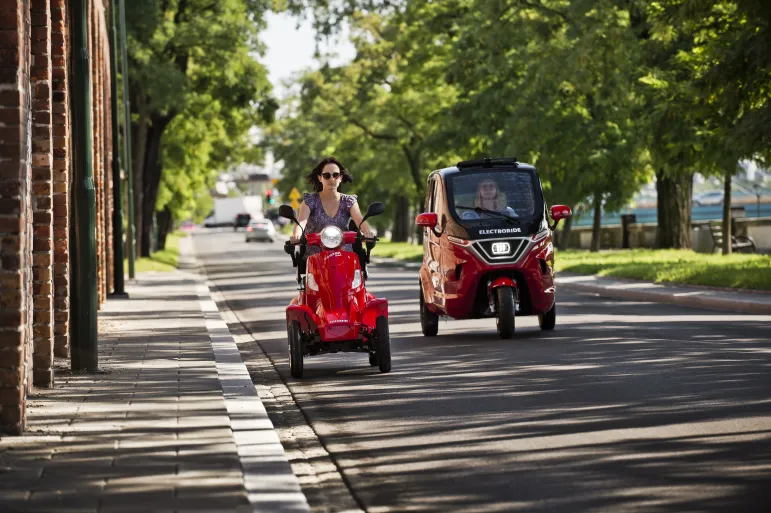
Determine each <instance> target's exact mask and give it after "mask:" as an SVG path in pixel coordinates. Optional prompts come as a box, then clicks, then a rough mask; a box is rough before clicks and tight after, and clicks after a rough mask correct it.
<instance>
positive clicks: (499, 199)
mask: <svg viewBox="0 0 771 513" xmlns="http://www.w3.org/2000/svg"><path fill="white" fill-rule="evenodd" d="M474 207H476V208H480V209H484V210H491V211H494V212H500V213H501V214H505V215H507V216H509V217H517V213H516V212H515V211H514V209H513V208H511V207H509V206H508V205H506V199H505V196H504V194H503V193H502V192H501V190H500V187H498V183H497V182H496V181H495V180H492V179H490V178H485V179H483V180H481V181H480V182H479V184H477V193H476V197H475V198H474ZM486 217H490V215H489V214H486V213H485V212H476V211H474V210H466V211H464V212H463V213H462V214H461V219H466V220H473V219H484V218H486Z"/></svg>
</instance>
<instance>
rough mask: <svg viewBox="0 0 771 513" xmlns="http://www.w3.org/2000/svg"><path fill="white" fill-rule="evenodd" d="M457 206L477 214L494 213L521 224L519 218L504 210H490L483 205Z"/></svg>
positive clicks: (456, 206)
mask: <svg viewBox="0 0 771 513" xmlns="http://www.w3.org/2000/svg"><path fill="white" fill-rule="evenodd" d="M455 208H460V209H462V210H473V211H474V212H476V213H477V214H481V213H483V212H484V213H485V214H492V215H494V216H498V217H499V218H501V219H505V220H506V221H509V222H511V223H513V224H519V220H517V219H514V218H513V217H509V216H507V215H506V214H504V213H503V212H498V211H497V210H490V209H489V208H482V207H467V206H466V205H455Z"/></svg>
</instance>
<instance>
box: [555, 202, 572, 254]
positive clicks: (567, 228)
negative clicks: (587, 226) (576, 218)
mask: <svg viewBox="0 0 771 513" xmlns="http://www.w3.org/2000/svg"><path fill="white" fill-rule="evenodd" d="M571 210H572V211H574V212H575V205H574V206H573V208H572V209H571ZM572 229H573V216H570V217H568V218H567V219H565V224H564V225H562V232H561V233H560V240H559V245H558V249H560V250H563V251H564V250H566V249H568V248H569V247H570V233H571V231H572Z"/></svg>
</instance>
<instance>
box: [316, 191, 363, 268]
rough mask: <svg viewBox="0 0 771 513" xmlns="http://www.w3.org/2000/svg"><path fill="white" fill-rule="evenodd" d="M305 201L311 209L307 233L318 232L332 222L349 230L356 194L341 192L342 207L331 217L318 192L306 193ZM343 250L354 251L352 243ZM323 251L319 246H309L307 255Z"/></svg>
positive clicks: (344, 229) (342, 228)
mask: <svg viewBox="0 0 771 513" xmlns="http://www.w3.org/2000/svg"><path fill="white" fill-rule="evenodd" d="M303 201H304V202H305V204H306V205H308V208H309V209H310V210H311V213H310V215H309V216H308V223H307V224H306V225H305V233H318V232H320V231H321V230H323V229H324V227H325V226H329V225H330V224H332V225H335V226H337V227H338V228H340V229H341V230H343V231H344V232H345V231H347V230H348V222H349V221H350V220H351V207H353V205H354V204H355V203H356V195H355V194H340V207H338V209H337V213H336V214H335V215H334V216H333V217H329V215H327V213H326V212H325V211H324V206H323V205H322V204H321V198H320V197H319V193H318V192H314V193H313V194H309V193H305V197H304V198H303ZM342 249H343V251H353V248H351V245H350V244H346V245H344V246H343V248H342ZM319 252H321V248H320V247H318V246H308V249H307V252H306V253H305V254H306V255H308V256H310V255H315V254H316V253H319Z"/></svg>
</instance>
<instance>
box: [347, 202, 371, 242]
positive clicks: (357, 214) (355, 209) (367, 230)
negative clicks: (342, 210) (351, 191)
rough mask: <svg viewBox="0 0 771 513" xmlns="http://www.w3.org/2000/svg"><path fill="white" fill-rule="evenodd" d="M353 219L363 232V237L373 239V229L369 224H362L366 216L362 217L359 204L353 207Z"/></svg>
mask: <svg viewBox="0 0 771 513" xmlns="http://www.w3.org/2000/svg"><path fill="white" fill-rule="evenodd" d="M350 213H351V219H353V222H354V223H356V226H358V227H359V228H360V230H361V233H362V235H364V236H365V237H372V235H373V234H372V228H371V227H370V226H369V225H368V224H367V223H363V224H362V222H361V220H362V219H364V216H363V215H361V210H359V204H358V203H354V204H353V206H352V207H351V211H350Z"/></svg>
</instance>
